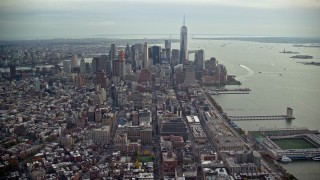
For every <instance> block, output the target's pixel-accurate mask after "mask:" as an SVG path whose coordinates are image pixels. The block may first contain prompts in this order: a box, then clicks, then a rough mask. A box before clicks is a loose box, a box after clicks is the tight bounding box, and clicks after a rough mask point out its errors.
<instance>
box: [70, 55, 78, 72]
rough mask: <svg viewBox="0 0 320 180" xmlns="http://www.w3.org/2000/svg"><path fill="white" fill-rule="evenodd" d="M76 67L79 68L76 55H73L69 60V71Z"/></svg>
mask: <svg viewBox="0 0 320 180" xmlns="http://www.w3.org/2000/svg"><path fill="white" fill-rule="evenodd" d="M78 66H79V63H78V56H77V54H76V53H74V54H73V55H72V58H71V71H72V70H73V68H75V67H78Z"/></svg>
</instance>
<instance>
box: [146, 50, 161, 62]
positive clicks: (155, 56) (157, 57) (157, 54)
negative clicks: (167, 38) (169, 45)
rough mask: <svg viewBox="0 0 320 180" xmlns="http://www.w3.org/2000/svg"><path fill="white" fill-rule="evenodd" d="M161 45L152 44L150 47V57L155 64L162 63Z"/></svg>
mask: <svg viewBox="0 0 320 180" xmlns="http://www.w3.org/2000/svg"><path fill="white" fill-rule="evenodd" d="M160 55H161V47H160V46H152V47H150V48H149V57H150V58H152V60H153V61H152V62H153V65H155V64H161V59H160Z"/></svg>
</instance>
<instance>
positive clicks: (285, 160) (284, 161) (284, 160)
mask: <svg viewBox="0 0 320 180" xmlns="http://www.w3.org/2000/svg"><path fill="white" fill-rule="evenodd" d="M291 161H292V160H291V159H290V158H289V157H287V156H282V158H281V162H283V163H289V162H291Z"/></svg>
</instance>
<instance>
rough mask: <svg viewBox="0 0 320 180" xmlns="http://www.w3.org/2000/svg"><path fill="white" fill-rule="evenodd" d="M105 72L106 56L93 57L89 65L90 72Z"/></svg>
mask: <svg viewBox="0 0 320 180" xmlns="http://www.w3.org/2000/svg"><path fill="white" fill-rule="evenodd" d="M101 70H106V56H99V57H94V58H93V59H92V64H91V72H92V73H96V72H99V71H101Z"/></svg>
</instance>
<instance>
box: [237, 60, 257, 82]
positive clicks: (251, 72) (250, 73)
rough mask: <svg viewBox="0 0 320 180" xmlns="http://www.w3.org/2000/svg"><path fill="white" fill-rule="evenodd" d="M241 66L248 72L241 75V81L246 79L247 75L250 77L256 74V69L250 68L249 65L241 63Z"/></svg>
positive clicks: (239, 78)
mask: <svg viewBox="0 0 320 180" xmlns="http://www.w3.org/2000/svg"><path fill="white" fill-rule="evenodd" d="M240 67H243V68H244V69H245V70H247V74H245V75H243V76H239V77H238V80H240V81H244V80H246V78H247V77H250V76H252V75H253V74H254V71H253V70H252V69H250V68H249V67H247V66H245V65H242V64H240Z"/></svg>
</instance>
